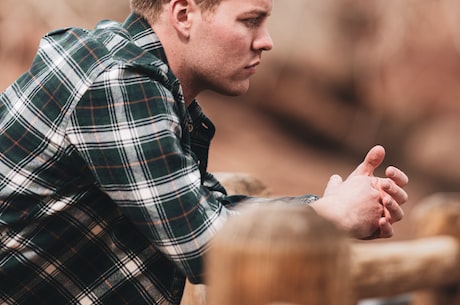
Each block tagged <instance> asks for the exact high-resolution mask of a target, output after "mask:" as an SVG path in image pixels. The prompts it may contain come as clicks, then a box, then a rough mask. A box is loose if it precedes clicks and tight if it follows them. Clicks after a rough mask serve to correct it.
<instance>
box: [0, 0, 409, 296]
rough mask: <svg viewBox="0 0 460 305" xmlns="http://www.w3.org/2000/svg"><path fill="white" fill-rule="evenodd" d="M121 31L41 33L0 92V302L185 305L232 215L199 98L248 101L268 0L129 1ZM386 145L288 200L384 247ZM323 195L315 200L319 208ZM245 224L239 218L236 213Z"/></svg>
mask: <svg viewBox="0 0 460 305" xmlns="http://www.w3.org/2000/svg"><path fill="white" fill-rule="evenodd" d="M131 5H132V11H133V12H132V14H131V15H130V16H129V17H128V18H127V19H126V21H125V22H124V23H123V24H118V23H116V22H110V21H104V22H101V23H100V24H99V25H98V26H97V27H96V29H95V30H93V31H86V30H83V29H75V28H74V29H63V30H58V31H55V32H52V33H50V34H48V35H46V36H45V37H44V38H43V39H42V41H41V43H40V48H39V50H38V52H37V56H36V57H35V59H34V61H33V63H32V66H31V68H30V70H29V71H27V72H26V73H25V74H24V75H22V76H21V77H20V78H19V79H18V80H17V81H16V82H15V83H14V84H12V85H11V86H10V87H9V88H8V89H7V90H6V91H5V92H4V93H2V95H1V96H0V101H1V103H0V147H1V148H2V150H1V154H0V241H1V243H0V301H1V303H4V304H51V303H52V304H76V303H80V304H125V303H129V304H178V303H179V302H180V299H181V295H182V291H183V287H184V282H185V278H186V277H188V278H189V279H190V281H191V282H193V283H201V282H203V266H202V257H203V254H204V253H205V252H206V250H207V247H208V244H209V241H210V240H211V239H212V237H213V236H214V235H215V233H216V231H217V230H219V228H220V227H221V226H222V224H223V223H225V221H226V219H227V218H228V217H238V216H237V215H236V214H237V212H236V211H234V210H232V209H230V208H229V207H230V206H233V205H237V204H243V202H245V201H246V202H247V201H251V199H250V198H245V197H244V196H227V195H226V193H225V190H224V188H223V187H222V186H221V185H220V183H219V182H218V181H217V180H216V179H215V178H214V177H213V176H212V175H211V174H209V173H208V172H207V154H208V148H209V143H210V141H211V138H212V137H213V135H214V126H213V125H212V122H211V121H210V120H209V119H208V118H207V117H206V116H205V115H204V114H203V112H202V111H201V108H200V106H199V104H198V102H197V101H196V100H195V97H196V96H197V95H198V94H199V93H200V92H202V91H203V90H213V91H216V92H219V93H222V94H226V95H239V94H243V93H244V92H246V90H247V89H248V86H249V78H250V76H251V75H253V74H254V73H255V70H256V66H257V65H258V64H259V63H260V60H261V54H262V52H263V51H268V50H270V49H271V48H272V46H273V45H272V41H271V38H270V36H269V34H268V32H267V28H266V23H267V18H268V16H269V15H270V13H271V10H272V0H132V1H131ZM383 158H384V150H383V148H382V147H380V146H376V147H374V148H373V149H371V150H370V151H369V153H368V154H367V156H366V158H365V160H364V161H363V163H362V164H360V165H359V166H358V167H357V168H356V170H355V171H354V172H353V173H352V174H351V175H350V176H349V177H348V178H347V179H345V180H342V179H341V178H340V177H339V176H333V177H331V180H330V182H329V183H328V186H327V187H326V190H325V192H324V196H323V197H322V198H321V199H318V198H317V197H314V196H304V197H300V198H292V199H291V201H294V202H299V201H300V202H304V203H310V205H309V206H306V208H313V209H315V210H316V211H317V212H318V213H319V214H320V215H322V216H324V217H325V218H327V219H330V220H331V221H333V222H335V223H336V224H337V225H338V226H340V227H342V228H343V229H344V230H346V231H347V232H348V233H349V234H350V235H351V236H353V237H355V238H360V239H366V238H383V237H390V236H391V235H392V234H393V232H392V223H394V222H395V221H399V220H400V219H401V218H402V217H403V211H402V209H401V208H400V205H401V204H403V203H404V202H406V200H407V194H406V192H405V191H404V190H403V187H404V186H405V185H406V184H407V182H408V179H407V176H406V175H405V174H404V173H403V172H402V171H400V170H399V169H397V168H395V167H389V168H388V169H387V170H386V175H387V177H384V178H379V177H374V176H373V172H374V170H375V168H376V167H378V166H379V165H380V163H381V162H382V160H383ZM316 199H318V200H316ZM233 214H235V215H233Z"/></svg>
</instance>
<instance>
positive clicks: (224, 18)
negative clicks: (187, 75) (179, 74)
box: [188, 0, 273, 95]
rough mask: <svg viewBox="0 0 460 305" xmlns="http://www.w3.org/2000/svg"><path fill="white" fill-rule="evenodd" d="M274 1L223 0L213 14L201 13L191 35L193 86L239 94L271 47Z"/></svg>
mask: <svg viewBox="0 0 460 305" xmlns="http://www.w3.org/2000/svg"><path fill="white" fill-rule="evenodd" d="M272 5H273V3H272V0H223V1H222V2H221V3H220V4H219V5H218V6H217V7H216V8H215V9H214V10H213V11H212V13H209V12H204V13H202V14H200V15H199V18H197V21H198V22H196V23H195V24H194V26H193V27H192V28H193V29H192V31H191V35H190V39H191V40H190V42H191V44H190V47H191V48H190V50H191V52H190V54H191V55H190V56H188V57H189V58H188V59H189V63H190V64H191V67H192V69H191V72H192V73H193V76H194V77H193V79H194V86H197V88H200V90H213V91H216V92H219V93H221V94H225V95H240V94H243V93H245V92H246V91H247V90H248V88H249V78H250V76H252V75H253V74H254V73H255V71H256V66H257V65H258V64H259V63H260V60H261V55H262V51H268V50H271V49H272V47H273V42H272V39H271V37H270V35H269V33H268V30H267V18H268V16H269V15H270V13H271V10H272Z"/></svg>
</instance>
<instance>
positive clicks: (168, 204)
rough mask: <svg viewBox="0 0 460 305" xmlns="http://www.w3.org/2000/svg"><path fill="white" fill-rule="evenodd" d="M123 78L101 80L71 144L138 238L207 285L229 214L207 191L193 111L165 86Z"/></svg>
mask: <svg viewBox="0 0 460 305" xmlns="http://www.w3.org/2000/svg"><path fill="white" fill-rule="evenodd" d="M123 73H126V71H109V72H108V73H107V74H105V75H102V76H101V77H100V79H98V83H96V84H95V85H94V86H93V87H92V89H91V90H90V91H89V92H88V93H87V95H86V96H85V97H84V99H83V100H82V102H81V103H80V104H79V106H78V107H77V109H76V111H75V113H74V119H73V122H74V123H73V126H72V128H71V130H70V129H69V130H68V134H69V138H70V140H71V142H72V144H73V145H74V146H75V147H77V149H78V150H79V152H80V154H81V156H82V157H83V158H84V159H85V160H86V162H87V163H88V165H89V167H90V169H91V170H92V172H93V175H94V177H95V178H96V180H97V182H98V184H99V185H100V189H101V190H102V191H104V192H105V193H106V194H108V195H109V196H110V198H111V199H112V200H113V202H114V203H115V204H116V205H117V206H118V207H119V209H120V211H121V212H122V213H123V214H124V215H125V216H126V217H128V218H129V220H130V221H131V222H132V223H133V224H134V225H135V226H136V228H137V229H138V231H139V232H141V233H142V234H143V235H145V236H146V237H147V238H148V239H149V240H150V241H151V242H152V244H154V245H155V247H156V248H157V249H159V250H160V251H161V252H162V253H163V254H164V255H165V256H167V257H168V258H169V259H170V260H171V261H174V262H175V263H176V264H177V265H178V266H179V267H180V268H181V269H182V270H183V271H184V272H185V273H186V274H187V276H188V278H189V279H190V280H191V281H192V282H198V281H201V276H202V275H203V274H202V254H203V253H204V252H205V250H206V247H207V245H208V242H209V240H210V239H211V238H212V237H213V236H214V233H215V232H216V230H218V229H219V228H220V226H221V225H222V224H223V222H224V221H225V219H226V217H227V210H226V209H225V208H224V207H223V206H222V204H220V203H219V201H218V200H217V199H216V196H215V195H214V194H213V192H210V191H208V190H207V189H206V188H205V187H203V186H202V184H201V176H200V171H199V168H198V164H197V161H196V159H195V157H194V155H193V154H192V153H191V150H190V143H189V141H188V138H187V137H186V136H185V133H186V125H185V118H184V117H182V116H181V113H185V106H184V108H183V109H181V108H180V107H181V106H182V105H181V104H180V103H178V102H175V100H174V98H173V95H172V94H171V92H170V91H169V90H167V89H166V88H165V87H163V86H162V85H161V84H159V83H158V82H154V81H152V80H151V79H150V78H148V77H144V76H142V75H135V74H133V73H132V72H128V73H129V74H128V75H123ZM133 234H136V233H135V232H133Z"/></svg>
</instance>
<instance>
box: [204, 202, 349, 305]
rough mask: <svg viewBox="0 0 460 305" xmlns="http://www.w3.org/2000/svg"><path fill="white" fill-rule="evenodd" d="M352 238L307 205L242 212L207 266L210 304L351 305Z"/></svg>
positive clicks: (218, 238) (217, 240) (215, 245)
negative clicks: (281, 303) (285, 303)
mask: <svg viewBox="0 0 460 305" xmlns="http://www.w3.org/2000/svg"><path fill="white" fill-rule="evenodd" d="M349 257H350V241H349V238H348V237H347V236H346V235H345V234H344V233H343V232H341V231H339V229H337V227H336V226H334V225H332V224H331V223H329V222H327V221H326V220H325V219H323V218H321V217H320V216H318V215H317V214H316V213H314V212H313V210H312V209H309V208H308V207H305V206H302V205H294V204H288V203H285V202H280V203H278V204H276V203H275V204H273V203H271V204H263V205H259V206H251V207H249V208H245V209H243V210H241V215H239V217H234V218H231V219H230V220H229V221H228V223H227V224H226V225H225V226H224V228H223V229H222V230H221V231H219V233H218V234H217V235H216V238H215V239H214V241H213V247H212V249H211V250H210V251H209V254H208V257H207V260H206V266H207V271H206V272H207V275H208V279H209V287H208V302H209V305H235V304H238V305H266V304H270V303H273V302H288V303H292V304H311V305H350V304H351V296H350V292H351V289H350V286H349V284H350V282H351V281H350V278H349V276H350V274H349V272H350V266H349V264H350V259H349Z"/></svg>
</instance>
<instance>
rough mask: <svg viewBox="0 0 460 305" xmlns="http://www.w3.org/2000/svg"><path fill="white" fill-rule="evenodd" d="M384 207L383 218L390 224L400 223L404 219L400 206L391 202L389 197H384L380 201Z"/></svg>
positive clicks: (391, 199)
mask: <svg viewBox="0 0 460 305" xmlns="http://www.w3.org/2000/svg"><path fill="white" fill-rule="evenodd" d="M382 204H383V206H384V208H385V209H384V215H383V216H384V217H385V218H386V219H387V221H388V222H389V223H390V224H393V223H395V222H397V221H400V220H401V219H403V217H404V211H403V209H402V208H401V206H400V205H399V204H398V203H397V202H395V201H394V200H393V198H391V197H390V196H388V195H387V196H385V197H384V198H383V199H382Z"/></svg>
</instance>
